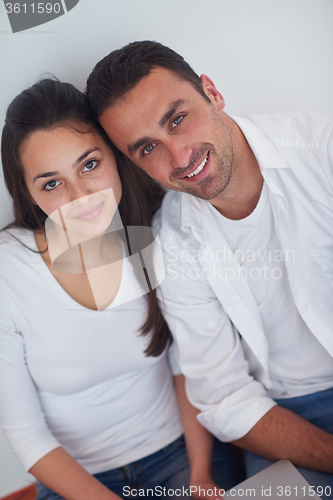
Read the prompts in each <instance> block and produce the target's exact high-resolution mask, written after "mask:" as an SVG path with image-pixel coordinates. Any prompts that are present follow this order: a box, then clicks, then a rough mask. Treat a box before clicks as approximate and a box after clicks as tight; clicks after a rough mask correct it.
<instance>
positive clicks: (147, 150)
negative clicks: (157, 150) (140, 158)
mask: <svg viewBox="0 0 333 500" xmlns="http://www.w3.org/2000/svg"><path fill="white" fill-rule="evenodd" d="M155 146H156V144H148V145H147V146H145V147H144V148H143V150H142V154H144V155H148V154H149V153H151V152H152V150H153V149H154V147H155Z"/></svg>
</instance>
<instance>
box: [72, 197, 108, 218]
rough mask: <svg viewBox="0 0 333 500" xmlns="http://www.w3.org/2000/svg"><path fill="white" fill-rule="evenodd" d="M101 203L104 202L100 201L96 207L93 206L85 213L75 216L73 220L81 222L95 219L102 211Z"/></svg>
mask: <svg viewBox="0 0 333 500" xmlns="http://www.w3.org/2000/svg"><path fill="white" fill-rule="evenodd" d="M103 203H104V201H101V203H99V204H98V205H95V206H94V207H92V208H91V209H90V210H86V211H85V212H82V213H81V214H79V215H76V216H75V217H73V219H78V220H83V221H90V220H93V219H96V217H98V216H99V214H100V213H101V211H102V208H103Z"/></svg>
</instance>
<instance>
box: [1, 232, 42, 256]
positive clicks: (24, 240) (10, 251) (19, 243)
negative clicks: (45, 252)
mask: <svg viewBox="0 0 333 500" xmlns="http://www.w3.org/2000/svg"><path fill="white" fill-rule="evenodd" d="M34 251H36V242H35V237H34V233H33V231H30V230H29V229H25V228H21V227H10V228H8V229H3V230H2V231H0V257H1V258H2V259H4V258H9V257H14V258H15V257H18V256H19V257H22V255H23V254H27V252H30V253H34Z"/></svg>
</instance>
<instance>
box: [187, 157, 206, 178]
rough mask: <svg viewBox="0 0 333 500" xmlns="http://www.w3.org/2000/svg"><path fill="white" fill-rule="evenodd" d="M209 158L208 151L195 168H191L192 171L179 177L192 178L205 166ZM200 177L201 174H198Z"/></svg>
mask: <svg viewBox="0 0 333 500" xmlns="http://www.w3.org/2000/svg"><path fill="white" fill-rule="evenodd" d="M208 158H209V151H208V153H207V154H206V156H205V158H204V159H203V160H202V161H201V163H200V164H199V165H197V166H196V167H195V168H193V169H192V171H191V172H190V173H188V174H186V175H185V176H183V177H181V179H194V178H196V177H197V175H198V174H200V172H202V171H203V169H204V167H205V166H206V164H207V162H208ZM200 177H201V176H200Z"/></svg>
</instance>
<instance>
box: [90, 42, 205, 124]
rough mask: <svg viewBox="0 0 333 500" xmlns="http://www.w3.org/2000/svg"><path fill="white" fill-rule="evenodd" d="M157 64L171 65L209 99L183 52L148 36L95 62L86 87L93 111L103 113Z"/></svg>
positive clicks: (159, 65)
mask: <svg viewBox="0 0 333 500" xmlns="http://www.w3.org/2000/svg"><path fill="white" fill-rule="evenodd" d="M156 67H161V68H165V69H168V70H169V71H172V72H173V73H175V74H176V75H177V76H179V78H181V79H182V80H186V81H188V82H190V83H191V85H193V87H194V88H195V89H196V90H197V91H198V92H199V93H200V94H201V95H202V96H203V97H204V98H205V99H207V100H208V101H209V98H208V97H207V95H206V94H205V92H204V90H203V87H202V83H201V80H200V78H199V76H198V75H197V74H196V73H195V71H193V69H192V68H191V66H190V65H189V64H188V63H187V62H186V61H184V59H183V57H182V56H180V55H179V54H177V52H174V51H173V50H171V49H169V47H165V46H164V45H162V44H160V43H158V42H152V41H149V40H145V41H142V42H133V43H130V44H128V45H126V46H125V47H123V48H122V49H118V50H114V51H113V52H111V53H110V54H109V55H108V56H106V57H104V59H102V60H101V61H100V62H99V63H97V64H96V66H95V68H94V69H93V71H92V73H91V74H90V76H89V78H88V81H87V88H86V95H87V97H88V99H89V103H90V106H91V107H92V109H93V111H94V113H95V114H96V115H97V116H100V115H101V114H102V113H103V112H104V111H105V110H106V109H107V108H109V107H110V106H112V105H113V104H114V103H115V101H117V99H120V98H121V97H123V96H124V95H125V94H126V93H127V92H129V91H130V90H132V89H133V88H134V87H135V86H136V85H137V84H138V83H139V82H140V80H141V79H142V78H143V77H145V76H147V75H149V73H150V72H151V70H152V69H153V68H156ZM209 102H210V101H209Z"/></svg>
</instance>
